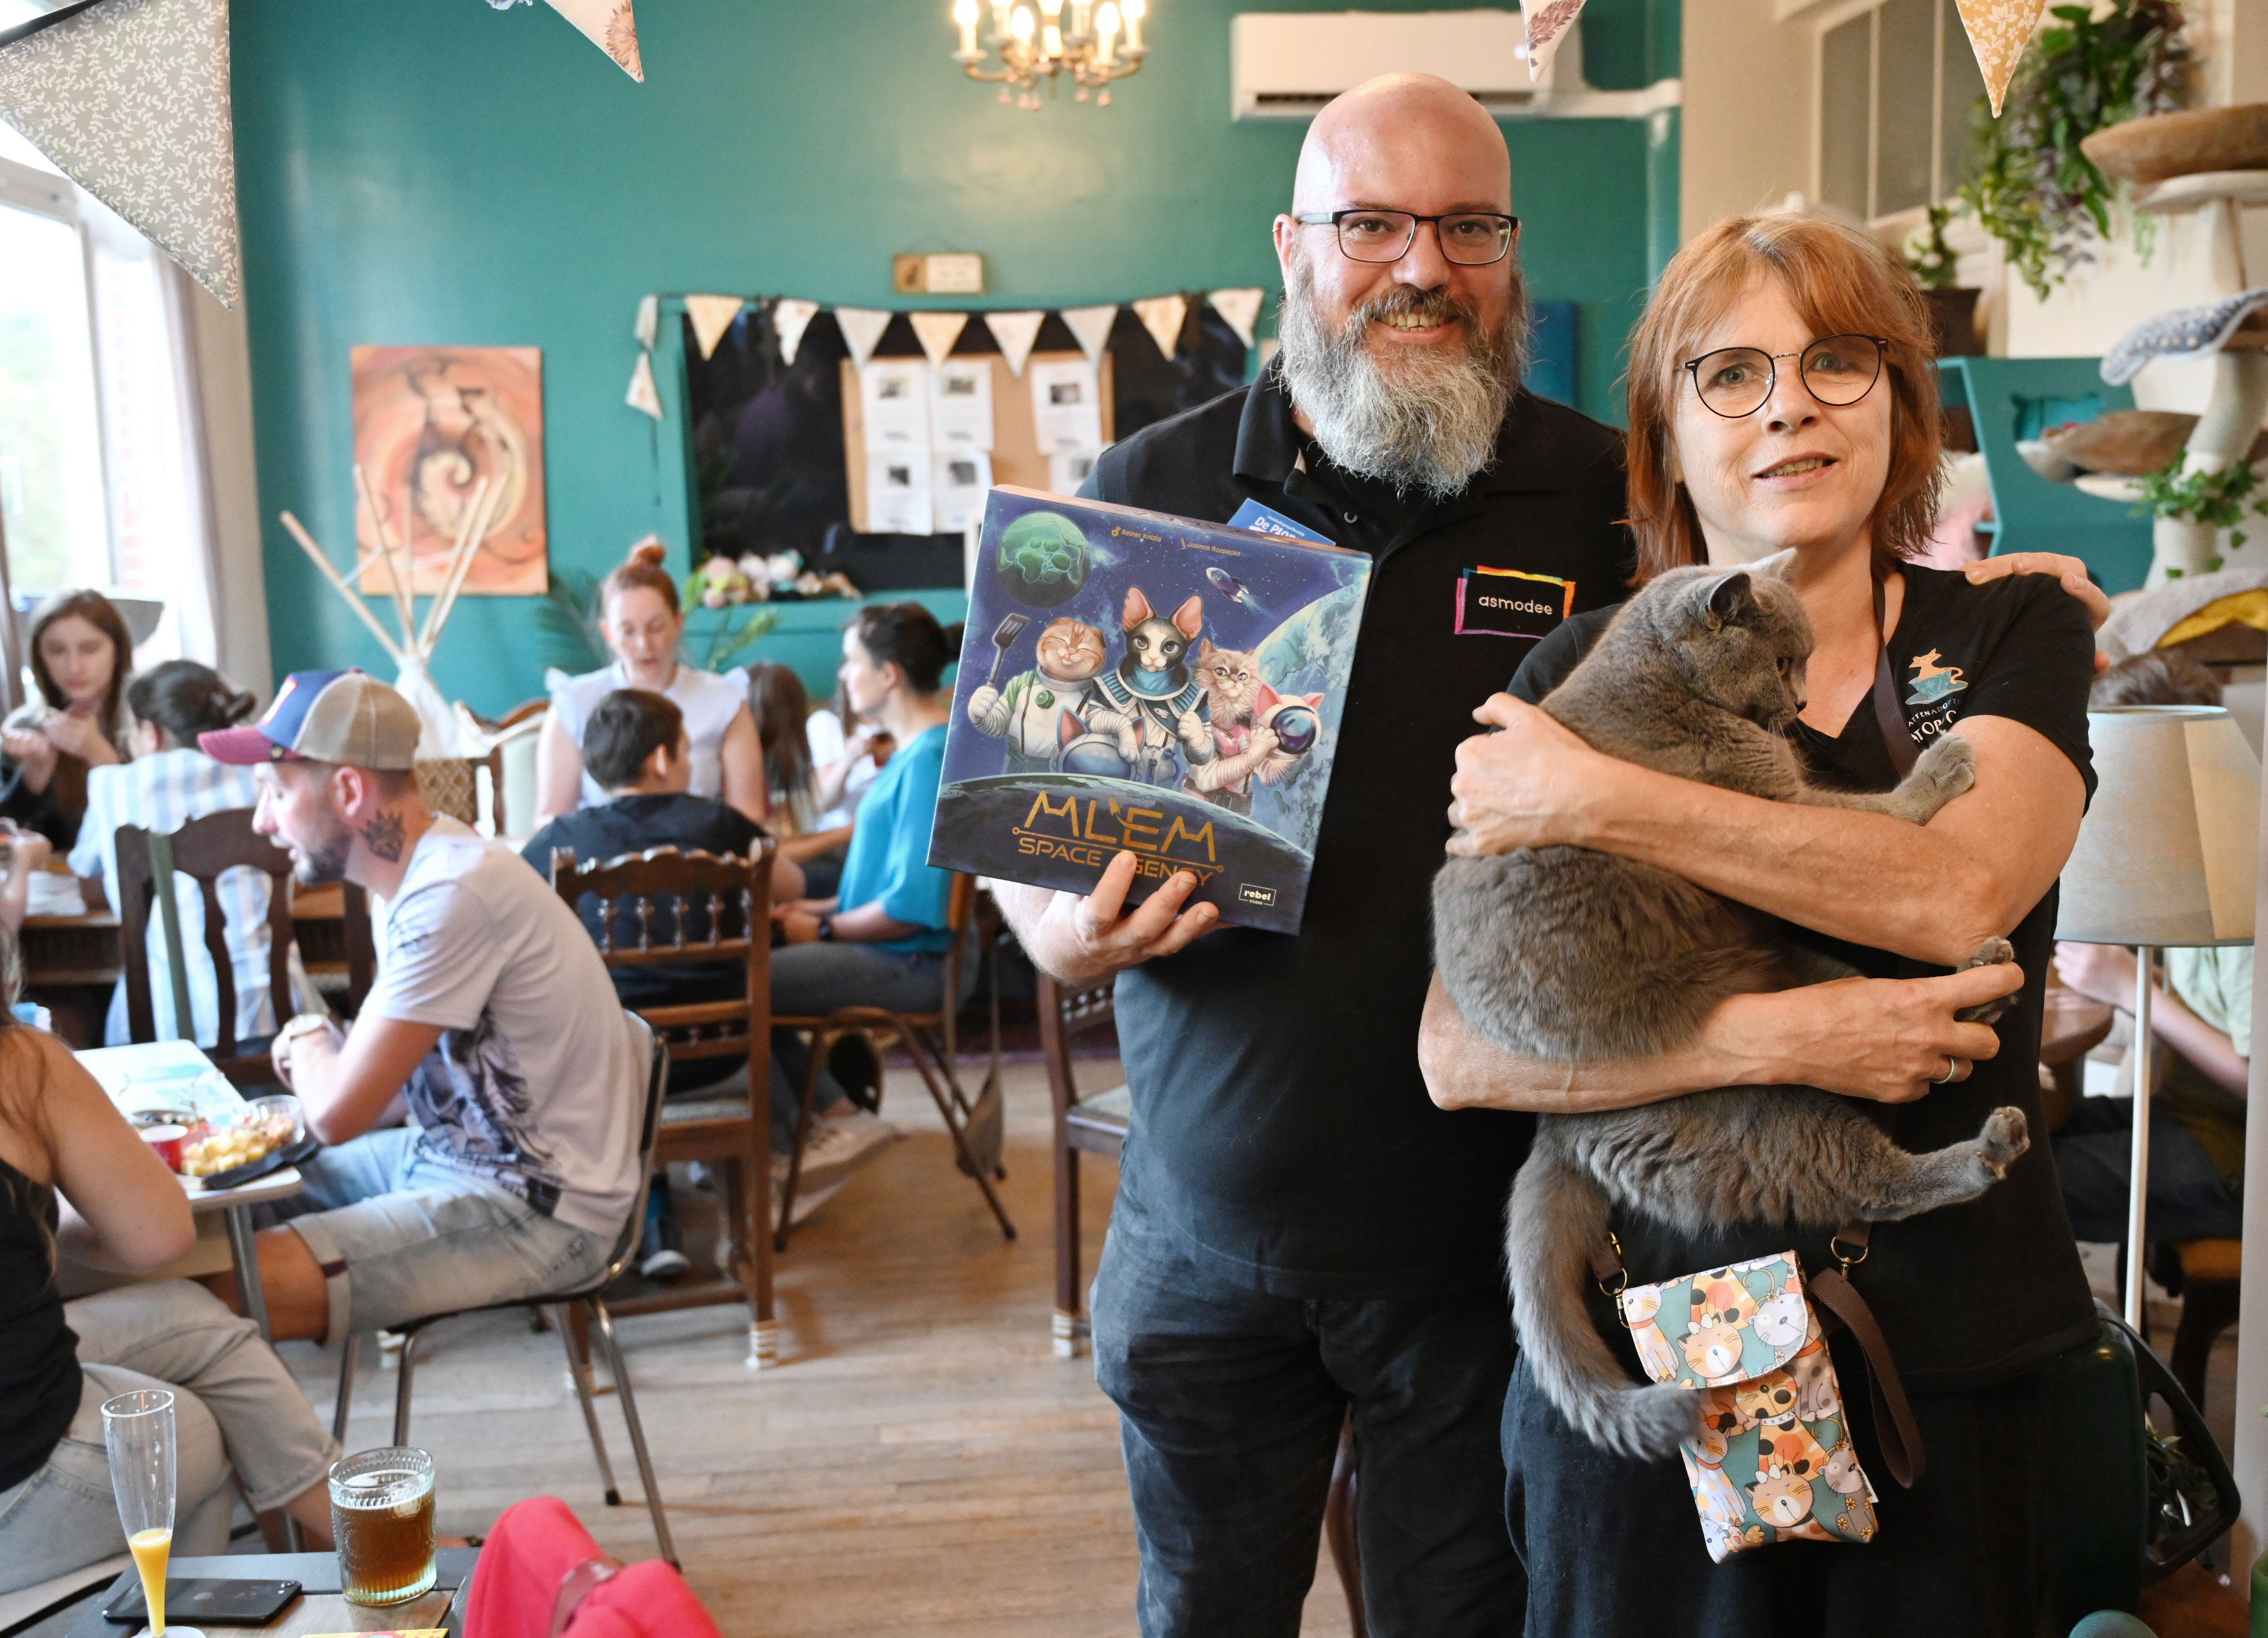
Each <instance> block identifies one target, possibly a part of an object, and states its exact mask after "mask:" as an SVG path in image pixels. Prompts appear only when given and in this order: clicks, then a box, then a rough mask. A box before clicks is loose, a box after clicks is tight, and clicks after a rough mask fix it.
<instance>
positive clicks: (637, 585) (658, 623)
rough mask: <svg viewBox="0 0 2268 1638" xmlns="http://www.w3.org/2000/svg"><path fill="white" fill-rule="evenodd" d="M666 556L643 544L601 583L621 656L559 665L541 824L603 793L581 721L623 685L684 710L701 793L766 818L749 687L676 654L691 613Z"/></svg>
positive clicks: (540, 780)
mask: <svg viewBox="0 0 2268 1638" xmlns="http://www.w3.org/2000/svg"><path fill="white" fill-rule="evenodd" d="M661 558H662V549H661V547H660V545H659V543H652V542H649V543H647V544H644V545H640V546H638V547H637V548H636V549H635V550H632V552H631V553H630V561H629V562H627V563H625V564H622V566H621V567H619V568H617V569H616V570H615V572H613V573H611V574H609V575H608V576H607V578H606V579H605V580H604V581H602V582H601V583H600V587H599V610H600V631H602V632H603V633H604V634H605V637H606V639H607V646H608V648H609V649H611V650H613V651H614V655H615V663H614V664H612V665H611V666H608V667H607V668H605V669H604V670H600V671H586V672H585V673H584V674H583V675H580V676H572V677H570V676H563V675H560V674H558V673H556V672H555V673H553V674H552V676H551V683H552V689H551V715H550V719H549V720H548V721H547V722H545V724H544V725H543V733H542V736H541V739H540V740H539V741H538V742H537V746H536V762H535V778H536V790H537V793H538V800H537V802H536V809H537V811H536V815H535V822H536V823H537V824H538V825H543V824H548V823H550V822H551V821H552V820H553V819H556V817H558V816H559V815H561V814H563V813H571V812H572V811H573V810H574V809H576V808H582V807H586V806H590V805H592V804H594V803H598V802H602V801H606V799H607V794H606V793H605V792H604V791H601V790H600V788H599V787H598V786H597V785H596V784H594V783H593V781H592V779H591V777H590V775H589V774H587V773H585V771H583V750H582V745H583V726H584V724H585V722H587V721H588V720H589V719H590V715H591V712H592V710H593V707H595V706H596V705H598V703H599V702H600V700H602V699H604V698H605V697H607V696H608V695H609V694H611V693H613V692H614V691H615V690H616V689H624V688H634V689H644V690H647V691H648V692H650V693H654V694H661V695H665V696H666V697H668V698H669V699H671V700H673V701H674V702H675V704H676V705H677V708H678V710H679V711H681V712H683V713H684V715H685V734H686V737H687V739H689V741H690V742H692V746H693V785H692V793H693V794H694V795H696V796H713V797H716V798H718V799H719V800H720V801H724V802H725V804H727V805H728V806H730V807H733V808H738V809H739V810H740V812H741V813H743V814H746V815H747V816H748V817H749V818H751V819H754V820H756V821H758V822H759V823H761V822H762V819H763V817H764V752H763V745H762V742H761V741H759V740H758V738H757V736H756V723H755V718H754V717H751V716H750V715H749V714H748V699H747V690H746V688H745V687H744V686H743V684H742V683H741V682H740V679H738V678H737V677H722V676H718V675H717V674H716V673H715V672H713V671H702V670H698V669H696V668H694V667H692V666H688V665H682V664H680V663H679V661H678V658H677V644H678V639H679V638H681V637H682V636H683V635H684V633H685V614H684V611H683V609H681V607H680V606H679V604H678V601H677V583H676V582H675V581H674V580H672V579H670V578H669V572H668V571H666V569H664V568H663V567H662V566H661Z"/></svg>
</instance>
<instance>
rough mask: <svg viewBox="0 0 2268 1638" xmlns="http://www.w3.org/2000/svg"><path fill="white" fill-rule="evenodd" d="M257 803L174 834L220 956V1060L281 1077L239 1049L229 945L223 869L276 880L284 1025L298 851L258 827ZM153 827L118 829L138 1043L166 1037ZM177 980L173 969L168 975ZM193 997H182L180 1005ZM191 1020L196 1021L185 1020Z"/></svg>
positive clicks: (274, 980) (272, 893)
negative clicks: (157, 958)
mask: <svg viewBox="0 0 2268 1638" xmlns="http://www.w3.org/2000/svg"><path fill="white" fill-rule="evenodd" d="M252 812H253V810H252V809H251V808H227V809H225V810H223V811H222V812H220V813H217V814H207V815H205V816H204V817H203V818H202V819H192V820H190V821H189V822H188V823H187V824H185V825H183V826H182V827H181V828H180V830H176V831H174V832H173V835H172V837H171V838H170V840H171V841H172V844H173V868H174V870H175V871H177V872H178V873H179V874H182V875H185V876H188V878H190V879H191V880H192V881H194V882H196V884H197V888H198V891H199V896H200V897H201V898H202V899H203V904H204V920H205V932H204V946H205V951H206V953H207V954H208V955H209V956H211V957H212V965H213V976H214V978H215V980H216V983H217V991H218V995H219V1000H220V1015H219V1018H218V1021H217V1022H218V1029H219V1033H218V1035H217V1037H216V1040H215V1044H214V1046H213V1049H212V1058H213V1061H214V1062H215V1063H216V1064H217V1065H218V1066H220V1068H221V1070H222V1072H223V1073H224V1074H227V1075H228V1076H229V1077H230V1078H231V1079H232V1080H234V1079H237V1078H239V1075H240V1074H254V1075H256V1077H257V1079H258V1080H261V1081H272V1080H273V1079H275V1073H274V1070H273V1069H272V1068H271V1067H270V1066H269V1060H268V1059H267V1058H266V1056H265V1055H261V1054H254V1055H252V1056H249V1057H247V1056H245V1055H242V1054H239V1052H238V1051H237V1036H236V1008H237V993H236V961H235V957H234V956H232V954H231V953H230V950H229V947H228V923H227V919H226V918H225V916H224V915H223V914H222V913H221V904H220V885H219V884H220V877H221V874H222V873H223V872H225V871H228V870H233V869H237V868H239V867H244V868H248V869H253V870H257V871H260V872H261V873H263V874H265V875H267V877H268V878H269V893H268V937H269V944H268V949H269V963H268V989H269V1000H271V1001H272V1002H273V1003H274V1006H275V1008H276V1023H277V1024H278V1025H279V1026H280V1025H282V1024H283V1022H284V1020H286V1019H288V1018H290V1017H291V1014H292V1010H293V1009H292V1000H291V963H290V962H289V960H288V959H287V954H288V952H289V951H290V949H291V940H292V936H293V932H292V923H291V854H289V853H287V852H284V850H283V849H282V848H280V847H277V846H276V845H275V844H274V843H272V842H270V841H269V840H268V838H267V837H263V836H260V835H257V834H255V833H254V830H253V829H252ZM150 834H151V833H150V832H149V831H148V830H144V829H143V828H142V827H141V826H140V825H131V824H122V825H121V826H119V827H118V844H117V847H116V849H115V852H116V853H117V856H118V934H119V946H120V949H119V961H120V965H121V966H122V967H123V968H124V969H125V973H126V1023H127V1030H128V1033H129V1035H130V1036H131V1037H132V1038H133V1039H135V1040H136V1041H154V1040H156V1039H157V1038H158V1034H157V1030H158V1026H157V1010H156V1007H155V1005H154V1002H153V999H152V991H151V972H150V918H151V914H152V913H153V910H154V907H155V905H156V902H157V891H158V884H157V880H156V877H155V874H153V872H152V871H151V867H150ZM168 978H169V981H170V975H168ZM187 999H188V998H187V997H182V996H177V997H176V998H175V1000H176V1003H177V1004H179V1003H181V1002H185V1001H186V1000H187ZM180 1022H181V1023H182V1024H183V1025H185V1026H186V1025H187V1024H188V1022H189V1021H188V1020H186V1019H185V1020H181V1021H180Z"/></svg>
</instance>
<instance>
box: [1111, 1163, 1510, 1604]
mask: <svg viewBox="0 0 2268 1638" xmlns="http://www.w3.org/2000/svg"><path fill="white" fill-rule="evenodd" d="M1512 1361H1513V1345H1512V1327H1511V1322H1510V1319H1509V1317H1508V1316H1507V1314H1506V1305H1505V1298H1504V1295H1503V1293H1502V1292H1500V1291H1495V1290H1475V1291H1469V1292H1463V1293H1458V1294H1454V1295H1431V1294H1429V1295H1413V1296H1410V1297H1399V1298H1397V1297H1366V1298H1336V1299H1327V1300H1321V1301H1303V1300H1300V1299H1298V1298H1294V1297H1280V1296H1270V1295H1267V1294H1265V1293H1263V1292H1262V1291H1259V1290H1256V1289H1255V1288H1253V1287H1252V1286H1250V1285H1248V1284H1245V1283H1243V1282H1240V1281H1235V1280H1227V1279H1224V1278H1222V1277H1221V1276H1220V1275H1219V1274H1218V1273H1214V1272H1213V1271H1212V1270H1211V1268H1209V1267H1206V1266H1201V1265H1198V1264H1197V1263H1196V1262H1194V1261H1192V1260H1191V1259H1190V1258H1189V1256H1188V1255H1187V1254H1186V1253H1185V1252H1184V1251H1182V1247H1181V1244H1180V1243H1179V1242H1178V1241H1177V1240H1176V1239H1175V1237H1174V1236H1173V1235H1172V1233H1171V1231H1170V1230H1169V1229H1168V1228H1167V1226H1166V1225H1165V1224H1163V1223H1162V1222H1160V1221H1158V1220H1157V1219H1156V1218H1155V1217H1154V1216H1152V1214H1149V1213H1148V1212H1146V1211H1145V1210H1144V1208H1143V1207H1142V1206H1141V1204H1140V1203H1139V1202H1138V1200H1136V1199H1133V1198H1131V1193H1130V1191H1127V1190H1123V1189H1122V1190H1121V1192H1120V1193H1119V1197H1118V1203H1117V1205H1116V1207H1115V1208H1114V1211H1113V1214H1112V1218H1111V1223H1110V1236H1109V1239H1108V1241H1107V1242H1106V1243H1105V1244H1104V1246H1103V1251H1102V1263H1101V1268H1100V1270H1099V1271H1098V1272H1097V1273H1096V1275H1095V1281H1094V1362H1095V1376H1096V1377H1097V1379H1098V1380H1099V1381H1100V1382H1101V1384H1102V1389H1103V1391H1104V1392H1106V1393H1108V1395H1109V1396H1110V1397H1111V1398H1112V1399H1113V1400H1115V1401H1116V1403H1117V1406H1118V1410H1119V1414H1120V1419H1121V1420H1120V1428H1121V1436H1122V1440H1123V1444H1124V1447H1125V1451H1126V1473H1127V1479H1128V1481H1129V1483H1130V1486H1131V1487H1132V1489H1133V1494H1134V1520H1135V1525H1136V1530H1137V1533H1138V1538H1139V1540H1140V1545H1141V1553H1142V1586H1141V1593H1140V1597H1139V1600H1138V1608H1139V1612H1140V1617H1141V1624H1142V1632H1143V1634H1144V1638H1216V1635H1218V1638H1276V1635H1277V1634H1285V1635H1286V1638H1288V1635H1289V1634H1296V1633H1297V1632H1298V1631H1299V1630H1300V1605H1301V1603H1302V1601H1303V1600H1304V1599H1305V1597H1306V1596H1307V1590H1308V1586H1309V1584H1310V1583H1312V1582H1313V1580H1314V1573H1315V1563H1316V1554H1317V1553H1318V1550H1319V1548H1320V1546H1321V1539H1322V1519H1323V1502H1324V1499H1325V1497H1326V1495H1327V1494H1328V1493H1329V1487H1330V1477H1331V1460H1332V1457H1333V1455H1334V1454H1335V1453H1336V1451H1337V1448H1338V1436H1339V1427H1340V1424H1341V1422H1342V1421H1343V1420H1344V1418H1345V1415H1346V1407H1347V1405H1348V1403H1349V1401H1350V1400H1351V1401H1352V1403H1353V1405H1354V1413H1355V1441H1356V1450H1357V1461H1358V1463H1359V1484H1358V1486H1357V1489H1356V1498H1357V1534H1358V1536H1359V1539H1360V1543H1361V1551H1362V1571H1363V1588H1364V1594H1365V1603H1366V1605H1367V1607H1368V1612H1369V1619H1370V1630H1371V1632H1372V1633H1373V1634H1374V1635H1375V1638H1468V1635H1469V1638H1482V1635H1483V1634H1487V1635H1489V1638H1497V1635H1499V1634H1517V1633H1518V1632H1519V1631H1520V1630H1521V1610H1522V1606H1523V1604H1524V1601H1525V1598H1526V1595H1527V1581H1526V1578H1525V1577H1524V1576H1523V1575H1522V1574H1521V1568H1520V1562H1519V1560H1518V1559H1517V1558H1516V1557H1515V1556H1514V1555H1513V1550H1512V1543H1511V1540H1510V1538H1508V1537H1507V1535H1506V1531H1505V1525H1504V1518H1503V1515H1502V1512H1501V1511H1500V1504H1501V1501H1502V1498H1503V1494H1504V1462H1503V1458H1502V1457H1501V1456H1500V1455H1499V1449H1498V1443H1497V1423H1498V1419H1499V1415H1500V1413H1501V1412H1502V1409H1503V1406H1504V1394H1505V1385H1506V1383H1507V1381H1509V1379H1510V1377H1511V1375H1512Z"/></svg>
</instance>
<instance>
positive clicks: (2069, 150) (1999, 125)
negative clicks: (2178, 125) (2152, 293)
mask: <svg viewBox="0 0 2268 1638" xmlns="http://www.w3.org/2000/svg"><path fill="white" fill-rule="evenodd" d="M2050 15H2051V16H2052V17H2053V18H2055V19H2056V20H2055V22H2054V23H2053V24H2051V26H2049V27H2047V28H2045V29H2043V30H2042V31H2041V33H2040V37H2039V38H2038V39H2037V40H2036V41H2033V42H2032V46H2031V48H2030V49H2029V51H2027V52H2026V53H2025V54H2024V60H2023V61H2022V63H2020V64H2018V66H2017V69H2016V75H2015V78H2014V81H2013V82H2012V83H2011V84H2010V85H2009V87H2008V97H2007V104H2006V106H2005V107H2004V108H2003V110H2002V112H2001V114H2000V117H1999V119H1998V120H1995V119H1994V118H1993V117H1992V107H1991V105H1990V104H1989V103H1987V102H1986V101H1985V100H1984V99H1982V98H1979V99H1978V100H1977V108H1976V111H1975V113H1974V114H1971V115H1970V151H1969V165H1968V171H1969V180H1968V181H1966V182H1964V183H1963V184H1962V189H1961V196H1962V200H1963V201H1965V202H1966V203H1967V204H1968V205H1969V207H1970V209H1971V210H1974V211H1976V212H1977V220H1978V221H1979V222H1980V223H1982V224H1983V225H1984V227H1985V232H1989V233H1991V234H1992V237H1994V238H1995V239H1997V240H1999V241H2000V242H2001V244H2002V245H2003V246H2005V247H2007V254H2008V262H2009V265H2010V266H2012V267H2014V269H2016V271H2017V272H2018V273H2019V274H2020V275H2021V276H2022V277H2023V280H2024V283H2025V284H2029V285H2030V286H2031V287H2032V292H2033V294H2035V295H2036V296H2038V297H2040V298H2041V299H2043V300H2044V299H2046V297H2047V294H2048V292H2049V291H2051V289H2053V288H2054V286H2056V285H2057V284H2061V283H2062V282H2063V281H2064V280H2065V279H2066V277H2069V276H2070V274H2071V270H2072V269H2073V268H2075V267H2077V266H2079V265H2080V263H2081V262H2088V261H2089V260H2091V259H2092V256H2091V254H2090V252H2089V250H2088V243H2089V241H2090V240H2094V239H2108V238H2109V237H2110V226H2111V223H2110V209H2111V205H2112V204H2113V203H2114V202H2115V201H2116V200H2117V193H2118V185H2117V183H2115V182H2113V181H2111V180H2110V178H2109V177H2107V176H2105V175H2103V173H2102V171H2101V170H2100V169H2098V168H2097V167H2096V166H2095V161H2093V160H2092V159H2088V157H2087V155H2086V154H2084V153H2082V152H2081V151H2080V146H2079V144H2080V142H2081V141H2082V140H2083V139H2084V138H2086V137H2090V136H2092V135H2094V133H2095V132H2096V131H2098V130H2101V129H2102V128H2103V127H2104V126H2106V125H2116V124H2117V123H2119V122H2121V121H2124V120H2131V119H2139V118H2140V117H2142V116H2143V115H2145V114H2164V113H2168V112H2170V111H2171V110H2173V109H2175V108H2177V107H2181V106H2182V104H2183V101H2184V100H2186V98H2187V94H2188V90H2189V70H2190V65H2191V50H2190V46H2189V42H2188V41H2186V40H2185V39H2183V34H2182V29H2183V17H2182V9H2181V7H2180V6H2179V5H2178V4H2175V0H2110V5H2109V7H2108V9H2107V10H2105V11H2102V14H2101V15H2100V16H2098V15H2096V13H2095V11H2094V10H2093V9H2091V8H2090V7H2088V6H2085V5H2059V6H2057V7H2055V8H2054V9H2053V11H2051V13H2050ZM2149 227H2150V223H2149V218H2145V217H2138V218H2136V219H2135V223H2134V232H2135V241H2136V246H2137V247H2138V248H2139V249H2140V250H2141V251H2142V252H2143V253H2144V254H2145V255H2147V254H2148V250H2149V245H2148V241H2147V237H2146V235H2147V233H2148V232H2149Z"/></svg>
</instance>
